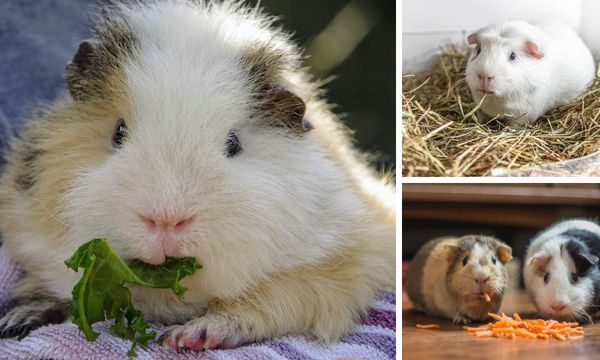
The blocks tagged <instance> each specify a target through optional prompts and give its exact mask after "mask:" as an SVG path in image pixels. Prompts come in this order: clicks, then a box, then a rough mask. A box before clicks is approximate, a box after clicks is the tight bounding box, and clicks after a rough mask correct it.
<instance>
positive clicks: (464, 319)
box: [452, 313, 473, 325]
mask: <svg viewBox="0 0 600 360" xmlns="http://www.w3.org/2000/svg"><path fill="white" fill-rule="evenodd" d="M452 322H453V323H455V324H458V325H460V324H470V323H471V322H473V320H471V319H470V318H469V317H468V316H466V315H464V314H460V313H458V314H456V315H454V318H453V319H452Z"/></svg>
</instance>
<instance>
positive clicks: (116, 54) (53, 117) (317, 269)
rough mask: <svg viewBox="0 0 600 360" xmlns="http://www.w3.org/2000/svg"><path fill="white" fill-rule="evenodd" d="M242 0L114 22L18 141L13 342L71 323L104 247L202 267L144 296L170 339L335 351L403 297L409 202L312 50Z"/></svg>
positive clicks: (12, 185)
mask: <svg viewBox="0 0 600 360" xmlns="http://www.w3.org/2000/svg"><path fill="white" fill-rule="evenodd" d="M273 21H274V19H273V18H271V17H269V16H266V15H264V14H263V13H262V12H261V10H260V9H258V8H249V7H246V6H245V5H243V4H242V2H237V1H235V2H234V1H210V2H204V1H186V0H168V1H144V2H137V1H135V2H127V3H123V4H119V3H117V4H113V5H111V6H109V7H106V8H104V9H103V11H102V12H101V15H100V18H99V20H98V22H97V24H96V25H95V27H94V38H93V39H91V40H89V41H84V42H83V43H81V44H80V46H79V49H78V50H77V53H76V54H75V56H74V57H73V60H72V62H71V63H70V64H69V65H68V66H67V69H66V81H67V84H68V88H69V90H70V95H69V96H66V97H65V98H64V99H62V100H59V101H57V102H56V103H54V104H52V105H51V106H49V107H48V108H47V109H46V110H45V112H44V113H43V114H42V115H41V116H39V117H38V118H35V119H32V120H31V121H30V122H29V125H28V127H27V129H26V130H25V131H24V133H23V134H22V135H21V137H20V138H19V139H16V140H15V141H14V143H13V144H12V145H13V151H12V152H11V153H10V154H9V155H8V166H7V169H6V171H5V173H4V174H3V175H2V178H1V179H0V196H1V202H0V227H1V231H2V234H3V237H4V246H6V250H7V251H8V252H9V254H10V255H11V256H12V257H13V258H14V259H15V260H16V261H17V262H18V263H19V264H20V265H21V266H22V267H23V269H24V270H25V273H24V276H23V278H22V279H20V280H19V283H18V286H17V289H16V291H15V293H14V303H15V304H16V307H15V308H14V309H13V310H12V311H10V312H9V313H8V314H7V315H6V316H5V317H4V318H3V319H1V320H0V330H1V334H2V336H5V337H6V336H15V335H20V336H22V335H25V334H26V333H27V332H28V331H30V330H31V329H34V328H36V327H39V326H41V325H43V324H45V323H46V322H60V321H64V320H66V318H67V310H68V309H67V307H68V306H67V305H66V304H67V300H68V299H70V297H71V290H72V288H73V285H74V284H75V283H76V282H77V281H78V278H79V277H80V276H81V274H77V273H75V272H73V271H71V270H69V269H67V268H66V267H65V265H64V261H65V259H66V258H67V257H69V256H70V255H71V254H72V253H73V252H74V251H75V250H76V249H77V247H78V246H80V245H81V244H82V243H84V242H86V241H89V240H90V239H92V238H106V239H108V240H109V241H110V243H111V245H112V247H113V248H114V250H115V251H116V252H117V253H118V254H119V255H120V256H121V257H123V258H124V259H126V260H127V259H134V258H136V259H141V260H142V261H145V262H148V263H151V264H160V263H162V262H163V261H164V260H165V257H167V256H169V257H187V256H193V257H195V258H197V259H198V261H199V262H200V263H201V264H202V265H203V268H202V270H200V271H199V272H198V273H197V274H195V275H193V276H190V277H186V278H185V279H183V281H182V283H183V285H184V286H185V287H187V288H188V291H187V292H186V294H185V301H183V302H181V301H179V300H177V299H176V298H175V296H174V295H173V294H172V293H171V291H170V290H164V289H163V290H161V289H146V288H137V287H132V298H133V301H134V305H135V306H137V307H138V308H139V309H140V310H141V311H142V312H143V313H144V314H145V315H146V318H148V319H150V320H154V321H160V322H164V323H169V324H175V326H173V327H171V328H170V329H169V330H168V332H167V333H166V334H165V336H164V337H163V339H164V344H165V345H167V346H170V347H174V346H179V347H186V348H191V349H205V348H215V347H219V346H225V347H228V346H235V345H238V344H241V343H246V342H251V341H256V340H260V339H265V338H271V337H275V336H280V335H284V334H288V333H305V334H308V335H311V336H314V337H315V338H317V339H319V340H322V341H326V342H329V341H335V340H336V339H338V338H339V337H340V336H341V335H343V334H344V333H346V332H347V331H349V330H350V329H352V327H353V326H354V324H355V322H356V321H357V320H358V319H359V318H360V317H361V315H363V314H365V312H366V309H367V307H368V305H369V304H370V303H371V302H372V301H373V300H374V298H375V297H376V295H377V293H378V292H379V291H380V290H382V289H386V288H390V289H391V288H393V287H394V285H395V280H394V278H395V190H394V188H393V184H392V181H391V179H390V176H382V175H376V174H375V172H374V171H372V170H371V169H370V168H369V166H368V164H367V163H366V161H365V160H364V157H363V156H362V155H361V154H359V153H358V151H357V150H355V149H354V148H353V146H352V140H351V138H350V136H349V133H348V132H347V131H346V130H345V128H344V127H343V126H342V124H341V123H340V122H339V121H338V119H337V118H336V117H335V116H334V115H333V114H332V113H331V112H330V110H329V106H328V104H327V103H326V102H325V101H324V100H323V99H321V96H320V95H321V92H320V90H319V89H318V87H317V85H315V83H314V82H311V81H310V78H309V75H308V73H307V72H306V70H304V69H303V67H302V64H301V57H300V55H299V54H300V52H299V49H298V48H297V47H296V46H295V45H294V44H293V43H292V42H291V40H290V36H289V35H288V34H286V33H283V32H282V30H280V29H279V28H278V27H275V26H274V25H273V24H272V23H273Z"/></svg>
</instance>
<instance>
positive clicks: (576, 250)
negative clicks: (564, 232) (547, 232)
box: [565, 241, 598, 273]
mask: <svg viewBox="0 0 600 360" xmlns="http://www.w3.org/2000/svg"><path fill="white" fill-rule="evenodd" d="M565 249H566V250H567V252H568V253H569V256H571V258H572V259H573V262H574V263H575V267H576V268H577V272H578V273H579V272H582V273H584V272H586V271H588V270H589V269H590V267H592V265H595V264H596V263H598V257H597V256H596V255H594V254H590V253H589V252H588V251H587V249H585V248H584V247H583V246H582V245H581V244H580V243H579V242H576V241H568V242H567V243H566V244H565Z"/></svg>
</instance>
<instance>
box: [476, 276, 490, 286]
mask: <svg viewBox="0 0 600 360" xmlns="http://www.w3.org/2000/svg"><path fill="white" fill-rule="evenodd" d="M489 280H490V277H489V276H478V277H475V283H477V285H483V284H486V283H487V282H488V281H489Z"/></svg>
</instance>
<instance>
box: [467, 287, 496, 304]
mask: <svg viewBox="0 0 600 360" xmlns="http://www.w3.org/2000/svg"><path fill="white" fill-rule="evenodd" d="M494 295H495V294H494V292H493V291H492V290H488V291H478V292H474V293H472V295H471V298H472V299H473V301H476V302H481V301H483V302H490V301H492V299H493V298H494Z"/></svg>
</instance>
